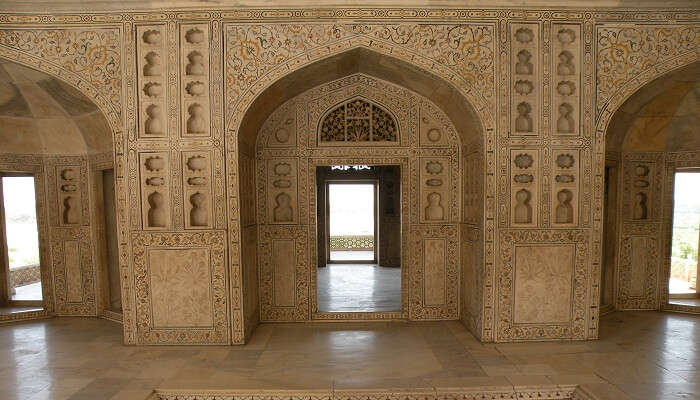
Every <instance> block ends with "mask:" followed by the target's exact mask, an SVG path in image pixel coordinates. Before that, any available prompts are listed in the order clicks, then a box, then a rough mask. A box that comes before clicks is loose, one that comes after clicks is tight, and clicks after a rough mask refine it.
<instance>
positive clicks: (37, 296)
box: [12, 282, 41, 300]
mask: <svg viewBox="0 0 700 400" xmlns="http://www.w3.org/2000/svg"><path fill="white" fill-rule="evenodd" d="M12 300H41V282H36V283H31V284H29V285H24V286H17V287H16V288H15V294H13V295H12Z"/></svg>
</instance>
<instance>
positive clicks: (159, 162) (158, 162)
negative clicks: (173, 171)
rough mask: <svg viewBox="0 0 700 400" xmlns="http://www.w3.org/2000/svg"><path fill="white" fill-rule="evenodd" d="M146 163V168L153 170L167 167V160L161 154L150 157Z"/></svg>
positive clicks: (156, 170)
mask: <svg viewBox="0 0 700 400" xmlns="http://www.w3.org/2000/svg"><path fill="white" fill-rule="evenodd" d="M144 164H145V166H146V169H147V170H149V171H151V172H158V171H160V170H162V169H163V168H165V160H164V159H163V158H162V157H160V156H153V157H148V158H147V159H146V162H145V163H144Z"/></svg>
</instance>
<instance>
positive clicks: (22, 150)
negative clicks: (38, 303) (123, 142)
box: [0, 58, 121, 316]
mask: <svg viewBox="0 0 700 400" xmlns="http://www.w3.org/2000/svg"><path fill="white" fill-rule="evenodd" d="M0 126H2V129H0V172H5V173H7V172H10V173H15V174H17V173H20V174H29V175H31V176H33V177H34V182H35V194H36V201H37V225H38V231H39V249H40V269H41V283H42V292H43V293H42V297H43V300H42V303H43V307H44V310H45V312H47V313H49V314H50V313H56V314H59V315H85V316H94V315H104V313H105V312H107V313H109V312H110V311H114V312H116V314H114V315H117V314H120V313H121V289H120V282H119V275H120V274H119V272H118V255H117V252H118V249H117V240H116V235H117V227H116V216H115V212H116V208H115V207H116V205H115V198H116V196H115V195H114V190H115V188H114V182H115V179H114V173H113V168H114V141H113V130H112V127H111V126H110V122H109V121H108V119H107V118H106V117H105V114H104V113H103V111H102V110H101V108H100V107H99V106H98V105H97V104H95V103H94V101H93V100H92V99H90V98H89V97H88V96H86V95H85V94H84V93H83V92H82V91H81V90H79V89H77V88H76V87H74V86H73V85H71V84H69V83H68V82H66V81H64V80H63V79H60V78H58V77H57V76H55V75H53V74H49V73H47V72H43V71H40V70H38V69H34V68H31V67H29V66H26V65H23V64H20V63H17V62H14V61H11V60H8V59H4V58H3V59H0ZM105 171H107V172H105ZM105 182H106V184H107V188H106V190H107V192H108V193H110V194H109V195H108V196H107V198H105V195H104V193H105V192H104V190H103V189H105V188H104V187H103V186H104V183H105ZM105 201H106V203H105ZM106 209H107V212H108V214H109V215H110V217H111V218H108V220H105V218H104V215H105V210H106ZM106 225H107V226H106ZM105 231H109V233H110V237H111V238H112V239H113V240H111V241H108V240H107V239H106V237H105V236H104V235H103V234H104V232H105ZM81 255H82V256H81ZM108 264H109V265H111V267H112V268H111V270H109V269H108ZM109 276H111V277H112V279H111V283H110V278H109ZM95 283H97V285H95ZM110 293H111V294H112V295H113V296H111V298H110Z"/></svg>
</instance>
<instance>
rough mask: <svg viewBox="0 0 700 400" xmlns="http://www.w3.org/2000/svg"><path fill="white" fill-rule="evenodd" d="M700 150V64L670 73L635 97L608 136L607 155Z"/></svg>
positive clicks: (616, 117) (617, 116)
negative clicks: (608, 153) (613, 153)
mask: <svg viewBox="0 0 700 400" xmlns="http://www.w3.org/2000/svg"><path fill="white" fill-rule="evenodd" d="M698 149H700V63H695V64H692V65H689V66H687V67H684V68H681V69H679V70H676V71H673V72H671V73H668V74H666V75H664V76H662V77H661V78H659V79H657V80H655V81H653V82H651V83H649V84H648V85H646V86H644V87H643V88H641V89H640V90H639V91H638V92H637V93H635V94H633V95H632V96H631V97H630V98H629V99H628V100H627V101H626V102H625V103H624V104H623V105H622V106H621V107H620V109H619V110H618V111H617V112H616V113H615V115H614V116H613V119H612V120H611V121H610V126H609V127H608V131H607V132H606V150H607V151H624V152H634V151H697V150H698Z"/></svg>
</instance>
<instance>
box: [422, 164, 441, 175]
mask: <svg viewBox="0 0 700 400" xmlns="http://www.w3.org/2000/svg"><path fill="white" fill-rule="evenodd" d="M425 170H426V171H427V172H428V173H429V174H431V175H436V174H439V173H441V172H442V170H443V168H442V164H441V163H440V162H438V161H428V163H427V164H425Z"/></svg>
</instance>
